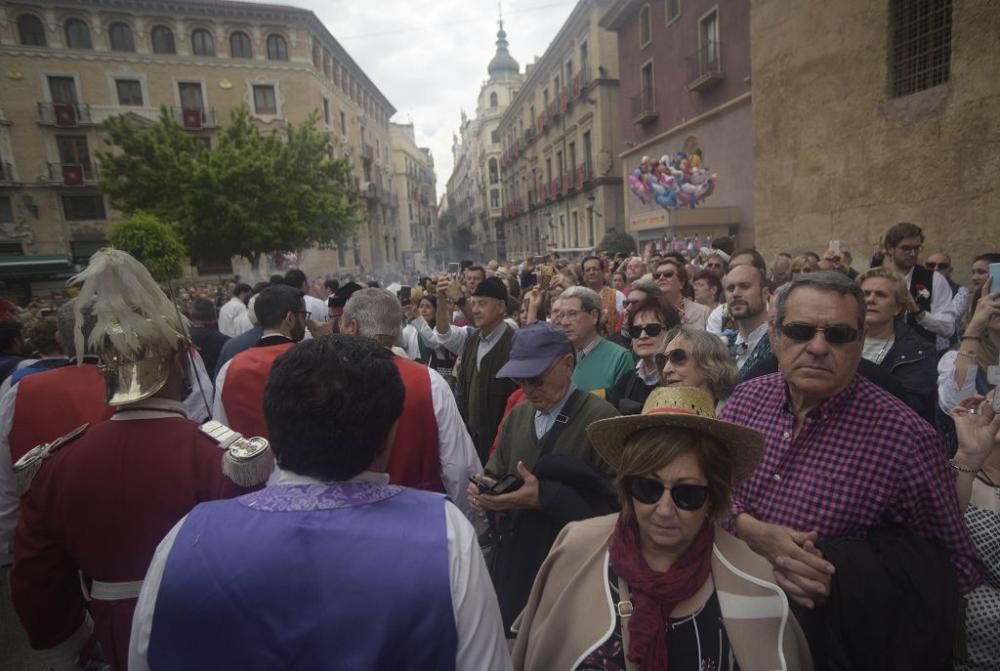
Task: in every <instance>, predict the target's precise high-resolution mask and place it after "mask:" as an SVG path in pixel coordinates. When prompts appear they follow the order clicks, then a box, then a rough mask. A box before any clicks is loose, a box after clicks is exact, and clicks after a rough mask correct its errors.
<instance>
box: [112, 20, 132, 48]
mask: <svg viewBox="0 0 1000 671" xmlns="http://www.w3.org/2000/svg"><path fill="white" fill-rule="evenodd" d="M108 40H109V41H110V42H111V51H135V39H134V38H133V37H132V29H131V28H129V27H128V24H125V23H121V22H118V23H112V24H111V25H110V26H108Z"/></svg>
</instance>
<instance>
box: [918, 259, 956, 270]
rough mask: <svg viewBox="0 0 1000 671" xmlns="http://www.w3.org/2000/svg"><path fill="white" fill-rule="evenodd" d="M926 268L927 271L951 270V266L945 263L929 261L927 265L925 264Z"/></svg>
mask: <svg viewBox="0 0 1000 671" xmlns="http://www.w3.org/2000/svg"><path fill="white" fill-rule="evenodd" d="M924 267H925V268H927V270H948V269H949V268H951V264H950V263H944V262H942V263H935V262H934V261H928V262H927V263H925V264H924Z"/></svg>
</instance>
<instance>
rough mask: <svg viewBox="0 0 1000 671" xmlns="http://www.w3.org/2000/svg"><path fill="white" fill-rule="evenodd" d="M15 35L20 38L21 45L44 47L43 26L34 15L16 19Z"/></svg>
mask: <svg viewBox="0 0 1000 671" xmlns="http://www.w3.org/2000/svg"><path fill="white" fill-rule="evenodd" d="M17 34H18V35H19V36H20V37H21V44H23V45H24V46H26V47H44V46H45V45H46V44H47V42H46V40H45V24H43V23H42V20H41V19H39V18H38V17H37V16H35V15H34V14H22V15H21V16H19V17H17Z"/></svg>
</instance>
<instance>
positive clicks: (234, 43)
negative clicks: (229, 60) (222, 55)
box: [229, 31, 253, 58]
mask: <svg viewBox="0 0 1000 671" xmlns="http://www.w3.org/2000/svg"><path fill="white" fill-rule="evenodd" d="M229 55H230V56H232V57H233V58H253V46H251V44H250V36H249V35H247V34H246V33H244V32H241V31H236V32H235V33H233V34H232V35H230V36H229Z"/></svg>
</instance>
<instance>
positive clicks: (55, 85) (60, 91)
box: [49, 77, 78, 105]
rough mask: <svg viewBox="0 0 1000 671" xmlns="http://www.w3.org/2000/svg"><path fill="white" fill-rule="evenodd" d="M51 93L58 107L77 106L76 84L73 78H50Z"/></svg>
mask: <svg viewBox="0 0 1000 671" xmlns="http://www.w3.org/2000/svg"><path fill="white" fill-rule="evenodd" d="M49 93H50V94H51V96H52V102H53V104H56V105H75V104H76V103H77V102H78V100H77V97H76V82H75V81H74V80H73V78H72V77H49Z"/></svg>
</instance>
